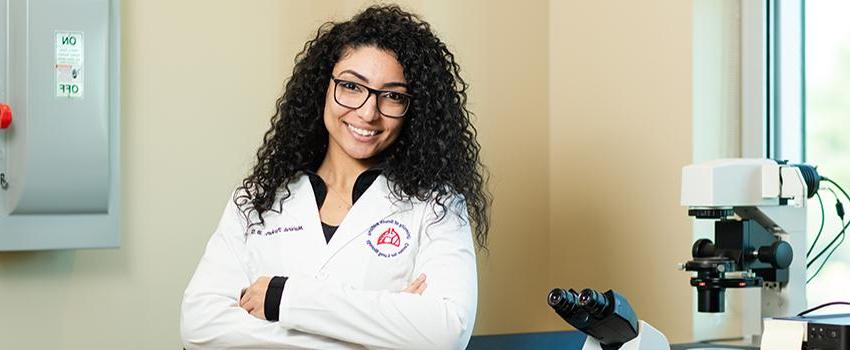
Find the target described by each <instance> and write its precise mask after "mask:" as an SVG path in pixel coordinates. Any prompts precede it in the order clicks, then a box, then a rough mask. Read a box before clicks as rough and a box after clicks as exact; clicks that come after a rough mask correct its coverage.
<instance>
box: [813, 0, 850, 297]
mask: <svg viewBox="0 0 850 350" xmlns="http://www.w3.org/2000/svg"><path fill="white" fill-rule="evenodd" d="M804 6H805V7H804V11H803V13H804V14H803V18H804V21H803V29H804V30H803V32H804V36H803V39H804V41H803V42H804V50H805V51H804V52H805V56H804V57H805V59H804V64H803V68H804V72H805V75H804V77H805V79H804V85H803V87H804V99H803V101H804V103H803V106H804V107H803V108H804V112H805V114H804V115H805V118H804V119H803V120H804V121H805V127H804V132H803V149H804V157H805V160H806V161H807V162H809V163H811V164H816V165H819V170H820V172H821V173H822V174H823V175H825V176H827V177H830V178H831V179H833V180H834V181H836V182H837V183H838V184H840V185H841V186H842V187H844V188H845V189H850V26H847V25H846V17H847V13H850V2H848V1H846V0H817V1H806V2H805V4H804ZM824 187H830V186H829V184H822V185H821V188H822V190H821V192H820V195H821V197H822V200H823V204H824V209H825V210H824V214H825V215H824V218H825V220H824V228H823V231H822V232H823V233H822V234H821V237H820V239H818V241H817V246H816V247H815V248H814V249H812V252H811V254H810V256H809V260H811V259H812V258H813V257H814V256H816V255H817V253H819V252H820V251H822V250H823V249H824V247H827V244H828V243H830V242H831V241H833V240H834V239H835V237H838V234H839V232H841V227H842V226H843V225H842V224H841V222H840V221H839V218H838V216H837V215H836V209H835V202H836V195H837V196H838V197H839V198H841V201H842V202H844V206H845V208H846V209H848V210H850V204H848V203H847V201H848V199H847V198H843V195H842V193H841V192H840V191H839V190H838V189H836V188H834V187H831V188H832V190H833V191H834V193H835V195H834V194H833V192H832V191H829V190H823V188H824ZM808 217H809V219H808V220H809V222H808V226H809V230H808V232H809V239H808V242H809V244H810V245H811V244H812V242H813V241H814V239H815V236H816V234H817V232H818V228H819V227H820V223H821V213H820V205H819V204H818V202H817V201H816V200H812V201H810V202H809V216H808ZM848 219H850V218H847V217H845V221H847V220H848ZM841 241H842V238H840V237H839V238H838V239H837V240H835V243H836V244H838V243H839V242H841ZM833 246H835V245H833ZM829 251H830V250H827V251H826V253H825V254H823V255H822V256H821V258H820V259H819V261H816V262H815V263H813V264H812V266H811V267H810V268H809V269H808V275H809V278H812V276H813V275H814V274H815V273H816V272H817V270H818V268H819V266H820V265H821V262H822V260H824V258H825V257H826V256H827V255H828V254H829ZM847 276H850V242H846V241H845V242H843V244H840V245H838V246H837V248H836V249H835V252H834V253H833V254H832V256H830V257H829V260H828V262H827V263H826V264H825V265H824V266H823V269H822V270H821V271H820V273H819V274H818V275H817V276H816V277H814V279H812V280H811V282H810V283H809V284H808V285H807V298H808V303H809V305H819V304H822V303H825V302H828V301H835V300H845V301H846V300H847V299H848V296H850V292H848V291H850V279H848V278H847Z"/></svg>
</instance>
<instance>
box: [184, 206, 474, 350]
mask: <svg viewBox="0 0 850 350" xmlns="http://www.w3.org/2000/svg"><path fill="white" fill-rule="evenodd" d="M228 207H229V210H235V208H233V207H232V205H229V206H228ZM231 214H232V213H229V212H227V211H226V212H225V215H224V217H223V218H222V222H221V223H220V224H219V227H218V229H217V230H216V232H215V233H214V234H213V236H212V238H211V239H210V241H209V243H208V245H207V248H206V251H205V253H204V256H203V258H202V259H201V262H200V263H199V265H198V268H197V270H196V271H195V275H194V276H193V278H192V281H191V282H190V284H189V286H188V288H187V289H186V292H185V294H184V299H183V304H182V312H181V336H182V338H183V341H184V343H185V344H186V346H187V348H190V349H191V348H203V349H218V348H228V349H267V348H296V349H300V348H358V349H362V348H363V347H367V348H405V349H419V348H429V349H452V348H462V347H465V346H466V343H467V341H468V340H469V336H470V335H471V331H472V326H473V324H474V318H475V309H476V307H475V306H476V302H477V301H476V298H477V283H476V273H475V256H474V248H473V245H472V241H471V235H470V229H469V226H468V223H467V221H466V219H465V218H463V217H458V216H451V215H447V216H446V217H445V218H443V220H441V221H439V222H437V223H434V224H431V225H428V226H427V227H428V228H427V229H426V231H425V232H424V233H423V235H425V236H423V239H422V242H423V243H422V245H421V246H420V249H419V254H418V255H417V257H416V261H417V262H416V266H415V268H414V271H415V273H417V274H425V275H427V276H428V277H427V281H426V280H425V279H422V280H421V281H419V280H417V281H418V282H417V281H413V282H412V283H411V285H410V286H409V287H408V288H407V289H405V290H403V291H366V290H359V289H355V288H354V287H352V286H349V285H345V284H340V283H338V282H335V281H333V280H319V279H316V278H314V276H306V275H298V276H289V280H288V281H287V283H286V287H285V289H284V293H283V298H282V301H281V304H280V321H279V322H269V321H265V320H263V319H262V318H263V317H264V314H263V308H264V307H263V305H262V302H263V301H264V295H265V292H264V290H263V288H264V286H263V284H265V285H266V287H267V281H265V280H263V279H262V278H260V279H257V280H255V281H251V279H250V278H251V277H250V276H255V274H252V273H251V271H249V269H250V268H249V266H250V262H249V261H248V260H249V254H248V252H247V247H246V246H245V244H244V242H243V241H242V240H241V239H240V237H239V235H240V234H241V232H244V231H243V230H242V229H241V225H240V223H239V221H238V219H237V217H236V216H231ZM246 287H247V289H245V294H244V295H242V293H241V291H242V289H243V288H246ZM261 316H262V317H261Z"/></svg>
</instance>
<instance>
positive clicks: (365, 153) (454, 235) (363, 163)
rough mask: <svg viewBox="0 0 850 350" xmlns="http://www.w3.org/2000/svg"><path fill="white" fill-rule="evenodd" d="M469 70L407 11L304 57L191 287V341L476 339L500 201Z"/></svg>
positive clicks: (330, 36)
mask: <svg viewBox="0 0 850 350" xmlns="http://www.w3.org/2000/svg"><path fill="white" fill-rule="evenodd" d="M459 70H460V68H459V66H458V65H457V63H456V62H455V60H454V56H453V55H452V53H451V52H449V51H448V50H447V49H446V47H445V45H444V44H443V43H442V42H441V41H440V40H439V39H438V38H437V37H436V36H435V35H434V34H433V33H432V32H431V30H430V27H429V25H428V24H427V23H425V22H423V21H421V20H420V19H419V18H418V17H416V16H414V15H411V14H409V13H407V12H404V11H403V10H401V9H400V8H398V7H397V6H376V7H371V8H369V9H366V10H365V11H363V12H362V13H360V14H358V15H356V16H355V17H354V18H352V19H351V20H350V21H347V22H343V23H328V24H325V25H324V26H322V27H321V28H320V29H319V32H318V34H317V36H316V38H315V39H313V40H311V41H309V42H308V43H307V45H305V48H304V50H303V51H302V52H301V53H300V54H299V55H298V56H297V58H296V64H295V68H294V70H293V74H292V77H291V79H290V80H289V81H288V82H287V84H286V89H285V92H284V94H283V96H282V97H281V98H279V99H278V101H277V113H276V114H275V115H274V117H272V122H271V123H272V127H271V129H270V130H269V131H268V132H267V133H266V135H265V137H264V140H263V145H262V146H261V147H260V149H259V151H258V152H257V164H256V166H255V167H254V169H253V172H252V173H251V174H250V175H249V176H248V177H247V178H246V179H245V180H244V181H243V182H242V185H241V186H240V187H239V188H238V189H237V190H236V192H235V193H234V196H233V200H232V201H230V202H229V203H228V205H227V207H226V209H225V212H224V215H223V216H222V219H221V222H220V223H219V226H218V228H217V229H216V231H215V233H214V234H213V236H212V238H210V241H209V243H208V244H207V248H206V251H205V253H204V256H203V257H202V259H201V262H200V263H199V265H198V268H197V270H196V271H195V274H194V276H193V277H192V280H191V282H190V283H189V286H188V287H187V289H186V292H185V295H184V298H183V305H182V314H181V334H182V337H183V341H184V342H185V343H186V345H187V347H189V348H194V347H199V348H288V347H293V348H362V347H364V346H365V347H367V348H404V349H411V348H427V349H452V348H464V347H465V346H466V344H467V342H468V341H469V337H470V335H471V332H472V328H473V324H474V320H475V311H476V302H477V281H476V269H475V254H474V253H475V249H474V248H473V245H474V244H473V239H472V236H473V234H472V231H473V230H474V231H475V233H474V237H475V240H476V241H477V243H478V244H479V246H480V247H482V248H483V247H485V244H486V238H487V231H488V216H487V213H488V206H489V196H488V194H487V193H486V191H485V188H484V180H483V176H482V170H481V169H482V167H481V164H480V162H479V157H478V153H479V145H478V142H477V141H476V140H475V128H474V127H473V126H472V125H471V124H470V121H469V116H470V113H469V111H468V110H467V109H466V88H467V85H466V83H465V82H464V81H463V79H462V78H461V77H460V75H459Z"/></svg>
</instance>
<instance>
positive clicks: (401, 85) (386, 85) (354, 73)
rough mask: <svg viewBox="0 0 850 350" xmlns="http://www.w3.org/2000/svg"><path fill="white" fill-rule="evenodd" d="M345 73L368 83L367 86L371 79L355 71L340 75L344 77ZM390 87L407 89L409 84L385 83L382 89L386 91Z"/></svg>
mask: <svg viewBox="0 0 850 350" xmlns="http://www.w3.org/2000/svg"><path fill="white" fill-rule="evenodd" d="M345 73H348V74H351V75H353V76H355V77H357V79H360V80H362V81H364V82H365V83H367V84H368V83H369V78H366V77H365V76H363V74H360V73H357V72H355V71H353V70H351V69H346V70H344V71H342V72H339V74H340V75H343V74H345ZM388 87H403V88H407V83H402V82H400V81H394V82H389V83H385V84H384V85H383V86H381V88H382V89H385V88H388Z"/></svg>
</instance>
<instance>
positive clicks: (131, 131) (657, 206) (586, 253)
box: [0, 0, 691, 349]
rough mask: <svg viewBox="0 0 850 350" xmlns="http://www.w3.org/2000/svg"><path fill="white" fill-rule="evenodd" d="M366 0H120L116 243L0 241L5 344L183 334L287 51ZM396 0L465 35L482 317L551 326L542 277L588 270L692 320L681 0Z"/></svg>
mask: <svg viewBox="0 0 850 350" xmlns="http://www.w3.org/2000/svg"><path fill="white" fill-rule="evenodd" d="M364 3H366V2H363V1H350V0H338V1H330V0H328V1H321V2H306V1H305V2H296V1H277V0H251V1H247V2H246V1H201V0H193V1H164V0H158V1H153V0H147V1H141V0H125V1H124V2H123V6H124V8H123V11H122V14H123V25H122V27H123V34H122V38H123V62H122V64H123V70H122V72H123V76H122V89H123V91H122V98H123V101H122V102H123V108H122V109H123V114H122V120H123V123H124V124H123V131H122V137H123V145H122V146H123V150H122V156H123V167H124V168H123V176H124V177H123V179H122V180H123V183H124V187H123V197H124V198H123V203H122V205H123V208H124V213H123V215H124V222H123V232H122V239H123V241H122V246H121V248H120V249H111V250H80V251H59V252H27V253H0V310H3V313H2V316H0V348H4V349H5V348H32V347H33V346H34V345H33V344H38V346H35V347H38V348H63V349H99V348H124V349H153V348H157V349H158V348H176V347H177V344H178V342H179V335H178V307H179V303H180V298H181V295H182V291H183V288H184V287H185V285H186V283H187V282H188V279H189V277H190V276H191V273H192V271H193V269H194V267H195V265H196V264H197V261H198V258H199V257H200V254H201V252H202V251H203V248H204V244H205V242H206V240H207V238H208V237H209V235H210V234H211V232H212V229H213V228H214V226H215V224H216V223H217V220H218V217H219V215H220V213H221V210H222V208H223V205H224V202H225V200H226V199H227V196H228V193H229V191H230V190H231V189H232V188H233V187H234V186H235V185H236V183H237V181H239V180H240V179H241V177H242V176H244V175H245V173H246V171H247V169H248V167H249V166H250V165H251V162H252V161H253V159H252V158H253V153H254V151H255V150H256V147H257V146H258V144H259V140H260V137H261V135H262V133H263V132H264V131H265V129H266V128H267V124H268V117H269V116H270V115H271V113H272V111H273V103H274V99H275V98H276V96H277V95H279V94H280V92H281V86H282V82H283V79H284V78H285V77H286V76H287V75H288V73H289V71H290V70H291V67H292V60H293V57H294V55H295V54H296V53H297V52H298V51H299V50H300V49H301V46H302V45H303V43H304V41H305V40H307V39H308V38H310V37H311V36H312V35H313V34H314V32H315V28H316V27H317V26H318V25H319V24H320V23H321V22H323V21H325V20H328V19H343V18H347V17H349V16H350V15H351V14H352V13H354V12H355V11H356V10H357V9H359V8H361V7H362V6H363V4H364ZM403 4H404V5H405V6H406V7H408V8H409V9H411V10H413V11H415V12H419V13H420V14H422V15H423V17H424V18H425V19H426V20H428V21H429V22H431V24H432V25H433V26H434V28H435V30H436V31H437V32H438V33H439V34H440V35H441V36H442V38H443V39H444V41H446V42H447V43H448V45H449V47H450V48H451V49H452V50H453V51H454V52H455V53H456V54H457V55H458V59H459V61H460V63H461V65H462V67H463V70H464V76H465V77H466V78H467V80H468V81H469V82H470V84H471V85H472V90H471V92H470V107H471V109H472V110H473V111H474V112H475V113H476V115H477V120H476V125H477V126H478V128H479V134H480V140H481V143H482V145H483V148H484V159H485V163H486V164H487V165H488V166H489V167H490V171H491V173H492V179H491V188H492V190H493V192H494V194H495V197H496V202H495V203H494V206H493V231H492V233H491V234H492V240H491V248H490V253H489V255H481V256H480V257H479V271H480V290H481V294H480V303H479V314H478V321H477V324H476V333H477V334H493V333H515V332H528V331H545V330H555V329H563V328H565V327H564V324H563V322H561V321H560V320H559V319H558V318H557V317H555V316H554V314H553V313H552V312H550V310H549V309H548V307H547V306H546V304H545V300H544V299H545V296H546V293H548V291H549V289H551V288H552V287H554V286H564V287H577V288H578V287H583V286H590V287H597V288H616V289H618V290H621V291H622V292H624V293H626V294H628V295H629V296H630V298H631V299H632V302H633V304H634V305H635V306H636V307H637V308H638V311H639V312H640V315H641V316H643V317H645V318H647V319H649V320H650V321H651V322H652V323H653V324H655V325H657V326H659V327H660V328H661V329H662V330H664V331H666V332H667V333H668V334H671V335H672V338H673V339H684V338H685V337H688V336H689V335H690V333H689V332H690V328H689V327H690V323H689V322H690V303H689V298H690V292H689V290H688V288H687V280H686V276H685V275H683V273H680V272H677V271H675V270H673V263H675V262H678V261H680V260H682V259H683V258H684V257H686V255H687V250H688V248H687V247H689V245H690V241H689V240H690V234H689V232H690V226H689V221H688V220H687V217H686V216H685V215H684V210H683V209H682V208H680V207H678V204H677V203H678V175H679V167H680V166H681V165H683V164H685V163H687V162H689V160H690V154H691V153H690V152H691V149H690V145H691V136H690V128H691V122H690V51H689V50H690V42H691V41H690V40H691V39H690V30H691V28H690V26H691V24H690V18H691V13H690V5H689V2H687V1H684V2H683V1H678V0H666V1H662V0H654V1H646V2H640V3H639V4H638V3H635V4H632V3H631V2H602V3H598V4H597V2H588V1H579V0H570V1H566V0H565V1H551V2H550V1H547V0H529V1H523V2H522V3H521V4H520V3H518V2H501V1H500V2H488V1H484V0H475V1H463V2H454V1H449V0H443V1H407V2H404V3H403ZM520 5H521V6H520ZM674 245H675V246H677V247H676V248H673V246H674ZM682 245H684V247H685V248H681V247H679V246H682ZM588 246H590V247H599V246H604V247H606V248H605V249H604V250H599V249H596V250H594V249H589V248H586V247H588ZM660 247H663V248H667V247H670V248H669V249H668V250H669V251H665V250H664V249H661V248H660ZM594 252H597V253H598V254H594Z"/></svg>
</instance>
